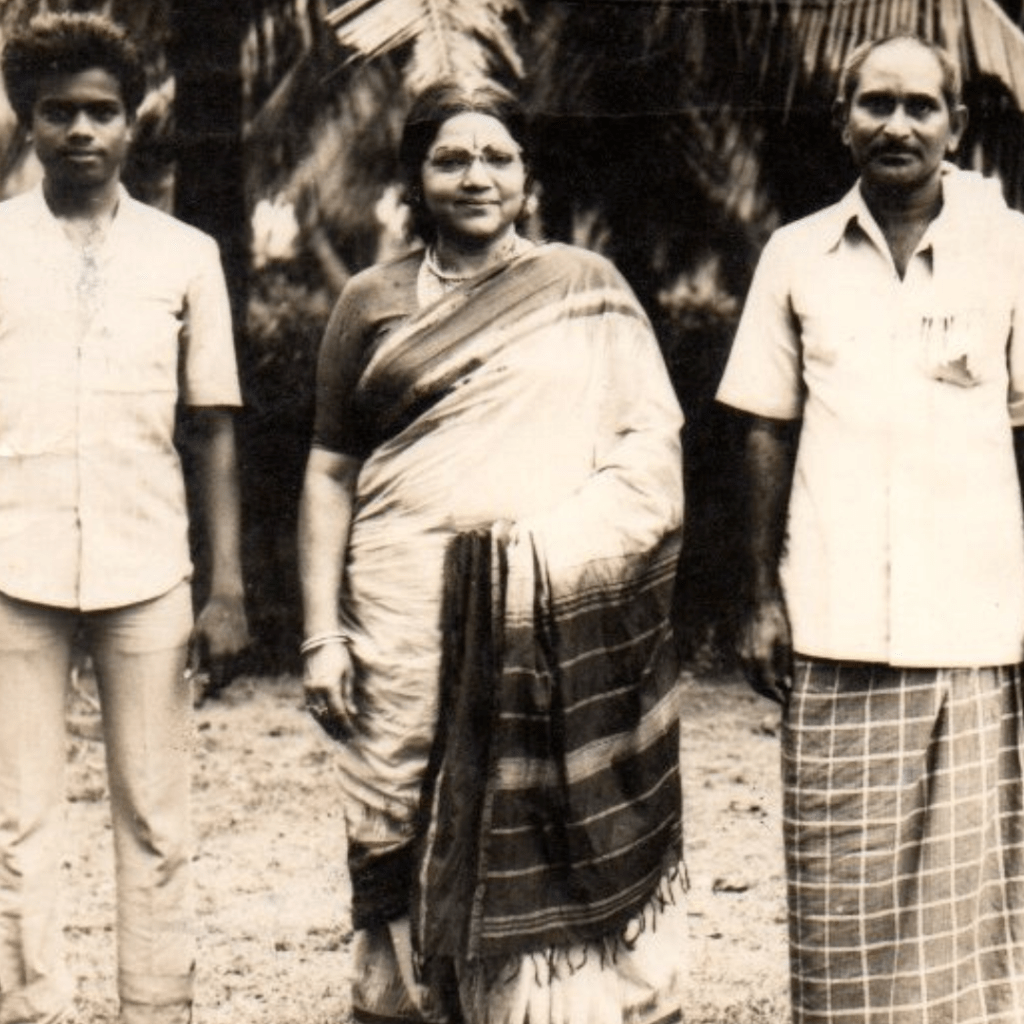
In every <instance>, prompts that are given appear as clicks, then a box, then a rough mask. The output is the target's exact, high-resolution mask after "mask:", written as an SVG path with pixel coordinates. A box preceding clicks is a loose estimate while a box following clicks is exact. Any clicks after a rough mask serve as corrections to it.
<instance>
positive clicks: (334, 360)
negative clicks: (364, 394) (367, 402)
mask: <svg viewBox="0 0 1024 1024" xmlns="http://www.w3.org/2000/svg"><path fill="white" fill-rule="evenodd" d="M363 291H364V289H363V288H361V287H360V282H359V279H358V278H353V279H352V280H351V281H349V282H348V284H346V286H345V288H344V289H343V290H342V293H341V296H340V298H339V299H338V302H337V304H336V305H335V307H334V310H333V311H332V313H331V317H330V319H329V320H328V322H327V328H326V330H325V331H324V337H323V341H322V342H321V344H320V354H319V357H318V360H317V371H316V411H315V414H314V420H313V445H314V447H317V448H326V449H328V450H329V451H334V452H339V453H340V454H343V455H351V456H354V457H355V458H358V459H365V458H366V456H367V455H369V454H370V450H371V448H372V442H371V439H370V437H369V430H368V429H367V428H368V424H366V423H364V422H362V421H361V420H360V417H359V415H358V413H357V409H356V403H355V389H356V385H357V384H358V382H359V376H360V374H361V372H362V368H363V365H364V362H365V356H366V351H367V347H368V345H369V341H370V338H371V335H372V330H371V322H370V318H369V317H368V316H367V312H366V301H365V298H364V297H363V295H362V292H363Z"/></svg>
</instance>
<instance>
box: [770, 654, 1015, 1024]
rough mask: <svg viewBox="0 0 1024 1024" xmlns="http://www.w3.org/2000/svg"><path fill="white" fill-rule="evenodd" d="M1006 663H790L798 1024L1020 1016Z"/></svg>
mask: <svg viewBox="0 0 1024 1024" xmlns="http://www.w3.org/2000/svg"><path fill="white" fill-rule="evenodd" d="M1022 711H1024V709H1022V687H1021V676H1020V672H1019V670H1018V669H1017V668H1016V667H1013V668H988V669H941V670H935V669H896V668H889V667H887V666H884V665H870V664H856V663H839V662H827V661H825V662H823V661H800V662H798V667H797V676H796V681H795V685H794V689H793V696H792V700H791V702H790V705H789V707H788V709H787V711H786V719H785V723H784V729H783V782H784V837H785V845H786V857H787V868H788V880H789V907H790V950H791V958H792V999H793V1019H794V1022H795V1024H938V1022H942V1024H975V1022H977V1024H981V1022H987V1024H1018V1022H1020V1021H1022V1020H1024V778H1022V771H1021V766H1022V756H1024V719H1022Z"/></svg>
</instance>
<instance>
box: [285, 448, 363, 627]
mask: <svg viewBox="0 0 1024 1024" xmlns="http://www.w3.org/2000/svg"><path fill="white" fill-rule="evenodd" d="M358 473H359V463H358V462H357V461H356V460H355V459H351V458H348V457H346V456H341V455H335V454H333V453H330V452H325V451H321V450H318V449H314V450H313V452H312V453H311V454H310V459H309V464H308V466H307V468H306V477H305V482H304V484H303V489H302V500H301V502H300V505H299V577H300V581H301V586H302V605H303V613H304V623H305V632H306V635H307V636H309V635H313V634H317V633H323V632H329V631H331V630H334V629H337V626H338V597H339V594H340V592H341V584H342V580H343V578H344V566H345V552H346V548H347V546H348V536H349V528H350V526H351V522H352V509H353V505H354V500H355V486H356V478H357V476H358Z"/></svg>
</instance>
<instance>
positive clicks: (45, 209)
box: [26, 182, 135, 234]
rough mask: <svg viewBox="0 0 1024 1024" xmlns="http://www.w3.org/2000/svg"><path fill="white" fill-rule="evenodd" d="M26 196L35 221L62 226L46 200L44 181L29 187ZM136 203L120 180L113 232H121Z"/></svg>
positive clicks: (111, 228) (112, 222)
mask: <svg viewBox="0 0 1024 1024" xmlns="http://www.w3.org/2000/svg"><path fill="white" fill-rule="evenodd" d="M26 197H27V200H28V202H29V203H31V215H32V219H33V221H34V222H35V223H37V224H40V225H43V224H49V225H51V226H53V227H59V226H60V223H59V218H58V217H55V216H54V214H53V211H52V210H51V209H50V205H49V203H47V201H46V196H44V195H43V183H42V182H39V183H38V184H36V185H34V186H33V187H32V188H31V189H29V191H28V192H27V193H26ZM134 203H135V200H133V199H132V197H131V196H130V195H129V194H128V190H127V189H126V188H125V187H124V185H123V184H122V183H120V182H119V183H118V186H117V209H116V211H115V212H114V219H113V220H112V221H111V224H110V230H111V233H113V232H115V231H116V232H117V233H118V234H119V233H120V232H121V229H122V225H123V224H124V223H125V222H126V221H128V220H130V219H131V217H132V213H133V210H132V207H133V206H134Z"/></svg>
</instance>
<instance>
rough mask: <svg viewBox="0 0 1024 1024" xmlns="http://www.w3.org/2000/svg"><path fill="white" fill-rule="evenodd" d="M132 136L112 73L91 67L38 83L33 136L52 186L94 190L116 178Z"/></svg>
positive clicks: (73, 190)
mask: <svg viewBox="0 0 1024 1024" xmlns="http://www.w3.org/2000/svg"><path fill="white" fill-rule="evenodd" d="M131 134H132V118H131V116H130V115H129V112H128V111H127V109H126V108H125V105H124V99H123V98H122V96H121V84H120V82H118V80H117V79H116V78H115V77H114V76H113V75H112V74H110V72H109V71H105V70H104V69H103V68H90V69H89V70H86V71H79V72H76V73H75V74H66V75H52V76H49V77H46V78H43V79H42V81H41V82H40V84H39V91H38V94H37V95H36V102H35V104H34V105H33V107H32V136H33V140H34V143H35V150H36V155H37V156H38V157H39V161H40V163H41V164H42V165H43V169H44V170H45V172H46V180H47V184H48V186H49V187H50V188H52V189H56V190H58V191H66V192H68V193H76V192H82V191H85V192H91V191H94V190H96V189H102V188H103V187H104V186H108V185H110V184H112V183H114V182H116V181H118V180H119V179H120V175H121V168H122V166H123V164H124V161H125V158H126V156H127V155H128V147H129V145H130V144H131Z"/></svg>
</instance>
